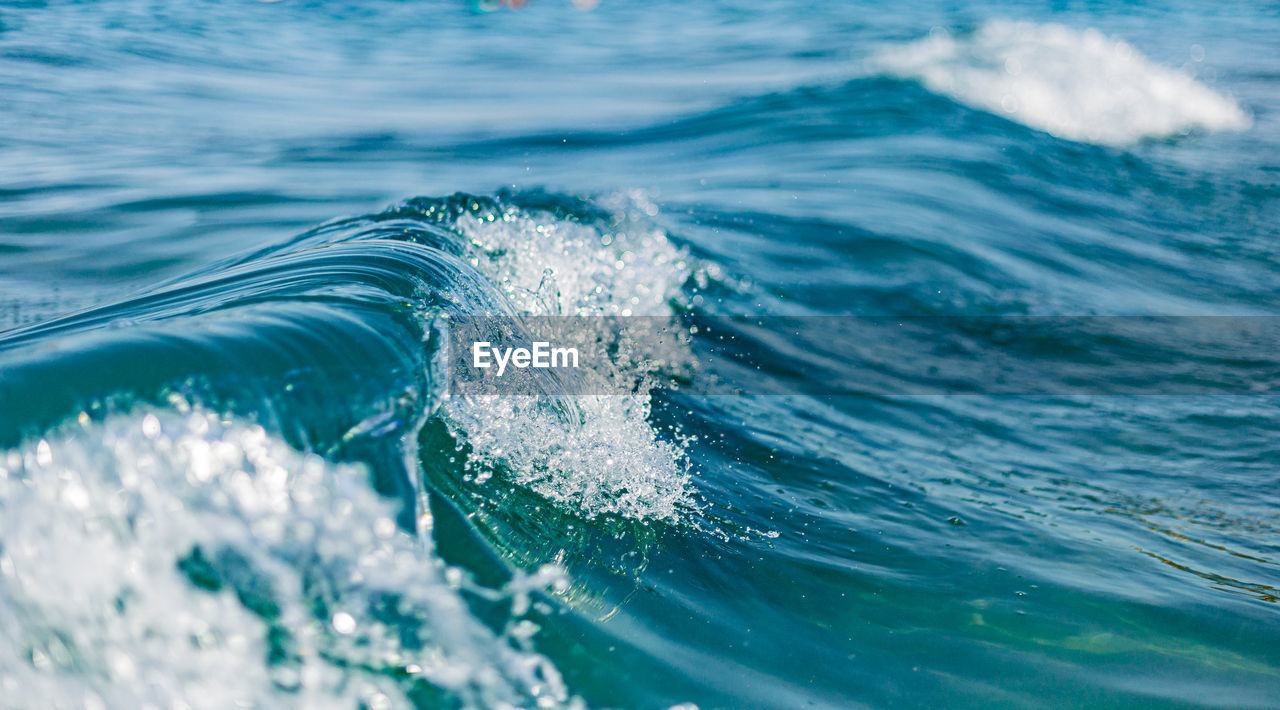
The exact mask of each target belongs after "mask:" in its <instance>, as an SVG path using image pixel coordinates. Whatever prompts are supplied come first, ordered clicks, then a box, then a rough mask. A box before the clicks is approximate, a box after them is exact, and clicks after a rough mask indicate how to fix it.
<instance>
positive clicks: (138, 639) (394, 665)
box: [0, 409, 580, 710]
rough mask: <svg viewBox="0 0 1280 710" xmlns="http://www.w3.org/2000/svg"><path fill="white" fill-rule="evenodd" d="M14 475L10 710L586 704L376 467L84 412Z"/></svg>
mask: <svg viewBox="0 0 1280 710" xmlns="http://www.w3.org/2000/svg"><path fill="white" fill-rule="evenodd" d="M0 462H3V468H0V540H3V541H4V543H3V544H4V546H3V549H2V550H0V620H3V623H2V624H0V635H2V636H3V637H4V643H2V644H0V690H2V692H3V693H4V697H5V706H6V707H9V708H33V709H34V708H41V709H42V710H43V709H45V708H72V707H76V708H103V707H120V708H123V707H139V708H141V707H165V708H192V709H198V708H210V709H213V708H228V707H248V708H287V707H297V708H352V707H357V706H359V707H365V708H391V707H404V706H408V705H410V701H409V698H410V697H411V696H412V697H414V698H415V699H417V700H422V699H424V698H429V697H432V694H438V695H439V696H440V697H449V698H452V699H453V701H452V702H457V703H458V704H460V705H461V706H463V707H503V706H506V705H504V704H509V705H522V706H527V705H536V706H537V707H570V706H575V707H576V706H580V703H579V702H578V701H577V700H575V699H572V698H570V697H569V695H568V692H567V691H566V690H565V687H564V684H563V683H562V682H561V680H560V675H559V673H558V672H557V671H556V669H555V668H554V667H553V666H552V665H551V663H550V662H549V661H548V660H547V659H545V658H543V657H542V656H540V655H538V654H536V653H535V652H533V651H532V650H530V648H529V647H528V642H527V638H528V635H529V631H530V624H529V622H527V621H523V622H522V621H519V620H518V619H517V618H516V617H515V616H514V615H513V616H512V617H511V618H510V620H509V622H508V624H507V626H506V629H505V630H502V631H500V632H494V631H493V630H491V629H490V628H489V627H488V626H486V625H485V624H484V623H482V622H481V621H480V620H479V619H477V618H476V617H475V616H473V615H472V613H471V612H470V611H469V608H468V606H467V603H466V602H465V601H464V600H463V598H462V596H461V595H460V592H459V587H460V584H462V580H463V575H462V574H461V573H460V571H459V570H456V569H452V568H447V567H446V566H445V565H443V563H442V562H441V561H440V560H439V559H438V558H436V557H435V556H434V555H433V553H432V552H431V549H430V545H429V544H425V543H423V544H420V543H419V541H417V540H415V539H414V537H413V536H412V535H410V534H408V533H406V532H404V531H402V530H400V529H398V528H397V526H396V525H395V523H394V522H393V517H394V514H393V512H392V510H391V507H390V504H389V502H388V501H386V500H384V499H381V498H379V497H378V496H377V495H376V494H375V493H374V492H373V491H372V490H371V489H370V487H369V485H368V480H367V475H366V474H365V472H364V471H362V470H361V469H358V468H355V467H351V466H346V465H335V464H332V463H328V462H326V461H324V460H322V459H320V458H318V457H315V456H307V455H303V454H301V453H299V452H297V451H295V450H293V449H291V448H290V447H289V446H288V445H286V444H285V443H283V442H282V441H280V440H278V439H277V438H275V437H273V436H271V435H269V434H267V433H266V432H265V431H264V430H263V429H262V428H261V427H258V426H256V425H252V424H248V423H245V422H240V421H235V420H223V419H220V418H219V417H217V416H214V415H212V414H210V413H207V412H204V411H200V410H198V409H197V410H195V411H188V412H187V413H185V414H184V413H180V412H177V411H166V410H155V411H141V412H135V413H132V414H114V415H110V416H108V417H107V418H106V419H105V420H104V421H100V422H92V421H90V420H89V418H88V417H87V416H82V417H81V424H80V426H78V427H77V426H74V425H72V426H71V427H69V428H68V429H66V430H65V431H61V432H58V433H53V434H50V435H48V436H46V437H45V438H43V439H40V440H39V441H38V442H35V443H32V444H31V445H28V446H25V447H22V448H18V449H15V450H11V451H9V452H8V453H7V454H5V455H4V457H3V458H2V459H0ZM554 581H555V575H554V572H552V571H549V570H548V571H544V572H542V573H540V575H535V576H534V577H532V578H527V577H517V580H516V582H515V583H513V586H512V587H511V588H510V590H509V591H510V592H511V593H512V594H513V595H514V596H515V598H519V599H516V600H515V601H513V606H515V607H524V606H527V601H521V600H522V599H523V597H524V595H525V594H526V593H527V590H528V589H530V588H533V587H537V586H540V585H546V584H548V583H552V582H554Z"/></svg>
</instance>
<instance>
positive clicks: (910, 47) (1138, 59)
mask: <svg viewBox="0 0 1280 710" xmlns="http://www.w3.org/2000/svg"><path fill="white" fill-rule="evenodd" d="M872 65H873V66H874V67H875V68H877V69H878V70H881V71H884V72H886V73H888V74H892V75H895V76H900V77H904V78H911V79H917V80H919V81H920V82H921V83H922V84H924V86H925V87H926V88H928V89H929V90H930V91H933V92H936V93H939V94H943V95H945V96H948V97H950V98H953V99H955V100H957V101H960V102H961V103H965V104H968V105H970V106H974V107H977V108H980V109H983V110H986V111H990V112H992V113H995V114H998V115H1001V116H1004V117H1006V118H1008V119H1010V120H1013V121H1017V122H1018V123H1022V124H1024V125H1027V126H1030V127H1032V128H1037V129H1040V130H1043V131H1047V132H1049V133H1052V134H1053V135H1056V136H1059V137H1061V138H1068V139H1071V140H1076V141H1082V142H1087V143H1100V144H1107V145H1121V144H1126V143H1132V142H1135V141H1138V140H1140V139H1143V138H1164V137H1170V136H1177V135H1182V134H1186V133H1188V132H1190V131H1196V130H1202V131H1238V130H1244V129H1247V128H1248V127H1249V126H1250V125H1251V119H1250V117H1249V115H1248V114H1247V113H1246V112H1245V111H1244V110H1243V109H1242V108H1241V107H1240V106H1239V105H1238V104H1237V103H1236V102H1235V101H1233V100H1232V99H1231V98H1229V97H1227V96H1223V95H1222V94H1219V93H1217V92H1215V91H1214V90H1213V89H1211V88H1209V87H1208V86H1205V85H1204V84H1202V83H1200V82H1198V81H1196V79H1195V78H1194V77H1192V76H1190V75H1188V74H1185V73H1183V72H1181V71H1178V70H1175V69H1170V68H1168V67H1164V66H1161V65H1159V64H1156V63H1154V62H1152V61H1151V60H1150V59H1148V58H1146V57H1144V56H1143V55H1142V54H1141V53H1140V52H1138V51H1137V50H1136V49H1134V48H1133V47H1132V46H1131V45H1129V44H1127V43H1126V42H1124V41H1122V40H1119V39H1116V38H1114V37H1108V36H1107V35H1104V34H1103V33H1101V32H1099V31H1097V30H1094V29H1087V30H1077V29H1073V28H1070V27H1065V26H1062V25H1057V24H1033V23H1029V22H1011V21H1007V20H994V21H990V22H987V23H986V24H983V25H982V26H981V27H979V28H978V29H977V30H976V31H974V32H972V33H970V34H962V35H952V34H950V33H947V32H945V31H939V32H935V33H933V34H931V35H930V36H928V37H926V38H924V39H921V40H918V41H916V42H912V43H910V44H907V45H904V46H897V47H890V48H887V49H885V50H883V51H882V52H881V53H880V54H879V55H878V56H877V57H875V58H874V59H873V61H872Z"/></svg>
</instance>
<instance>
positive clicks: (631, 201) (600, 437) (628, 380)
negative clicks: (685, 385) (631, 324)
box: [445, 194, 693, 521]
mask: <svg viewBox="0 0 1280 710" xmlns="http://www.w3.org/2000/svg"><path fill="white" fill-rule="evenodd" d="M613 203H614V204H613V205H612V206H613V207H614V208H615V210H614V212H613V215H614V219H613V220H612V221H611V222H610V223H609V224H608V225H607V226H602V225H600V224H594V223H578V222H573V221H568V220H564V219H558V218H556V217H555V216H553V215H551V214H549V213H544V212H528V211H524V210H518V209H514V208H512V209H508V210H506V211H505V212H504V213H502V214H501V215H494V216H492V218H490V217H489V216H486V217H481V218H477V217H473V216H468V217H465V218H463V219H462V220H460V222H459V224H458V225H457V229H458V230H459V231H460V232H461V233H462V234H463V235H464V236H465V237H466V238H467V239H469V240H470V241H471V243H472V245H473V246H475V247H477V248H478V250H479V256H477V258H476V259H475V260H474V261H473V265H474V266H476V267H477V268H478V269H479V270H480V271H481V272H482V273H484V274H485V275H486V276H487V277H488V278H489V279H491V280H492V281H493V282H494V283H496V284H498V286H499V288H501V289H502V290H503V292H504V293H505V294H506V296H507V299H508V300H509V301H510V303H511V304H512V305H513V307H514V308H515V309H516V310H517V312H519V313H521V314H524V315H528V316H561V315H563V316H579V317H581V316H588V317H589V316H618V317H621V318H618V319H608V320H606V319H604V318H600V319H597V320H593V321H591V323H592V324H595V326H596V327H600V328H604V329H609V330H610V332H601V333H599V335H600V337H602V338H607V339H609V342H613V343H616V344H621V345H624V347H621V348H619V351H618V353H617V355H616V357H614V358H613V360H612V361H610V362H607V363H602V362H597V363H592V368H591V369H589V370H585V371H580V372H576V373H575V376H579V377H581V378H583V379H584V380H586V382H584V384H583V385H582V386H583V387H584V389H583V390H582V391H596V392H599V391H621V392H637V394H630V395H579V396H575V397H573V402H572V404H573V407H574V410H575V414H576V417H575V419H576V421H566V420H565V418H564V417H562V416H560V412H559V411H558V410H557V409H556V407H555V406H552V405H553V403H550V402H548V401H546V400H545V398H543V399H540V398H530V397H515V396H469V397H459V398H455V399H454V400H453V401H451V402H449V403H448V405H447V406H446V407H445V421H446V422H447V423H448V424H449V425H450V428H451V430H452V431H453V432H454V434H455V435H456V436H458V437H459V438H460V439H462V440H465V441H466V442H467V443H468V444H469V445H470V446H471V447H472V457H471V460H470V462H469V463H470V465H471V468H472V482H473V483H475V484H477V485H483V484H484V483H485V482H486V481H488V479H489V477H490V475H491V473H492V471H494V470H501V471H504V472H506V474H507V475H508V476H509V477H510V478H512V479H513V480H514V481H515V482H516V483H518V484H520V485H524V486H527V487H529V488H530V489H531V490H533V491H535V492H536V493H538V494H539V495H542V496H543V497H545V498H548V499H550V500H552V501H555V502H558V503H561V504H563V505H565V506H566V507H568V508H570V509H572V510H574V511H576V512H578V513H580V514H583V515H585V516H586V517H588V518H592V517H595V516H597V515H618V516H621V517H625V518H631V519H635V520H651V519H653V520H671V521H674V520H677V519H678V518H679V517H680V514H681V512H683V511H688V510H691V509H692V507H693V496H692V486H691V482H690V476H689V465H688V462H687V459H686V458H685V455H684V453H683V449H682V448H681V446H680V445H678V444H677V443H673V442H670V441H664V440H662V439H660V438H659V437H658V436H657V435H656V434H655V432H654V431H653V429H652V427H651V426H650V424H649V422H648V415H649V406H650V397H649V394H648V387H647V386H645V383H646V382H647V379H648V378H649V377H650V376H651V375H652V374H653V373H654V371H655V370H656V369H657V368H658V367H659V363H666V364H670V363H672V362H673V361H677V360H680V358H681V357H682V356H684V355H687V349H682V347H681V345H680V343H679V342H678V340H677V339H674V338H673V339H671V340H668V341H666V342H664V343H659V342H656V341H655V340H654V339H653V338H651V337H649V338H645V337H635V338H630V337H627V332H626V328H627V325H626V321H625V317H627V316H648V317H659V318H672V317H673V316H674V310H673V308H672V306H671V301H672V299H675V298H678V297H679V295H680V292H681V287H682V285H683V284H684V283H685V281H686V280H687V279H688V278H689V277H690V275H691V273H692V267H691V265H690V263H689V257H688V255H687V254H686V253H685V252H684V251H683V250H681V249H679V248H677V247H676V246H675V245H674V244H672V243H671V241H670V240H669V239H668V238H667V236H666V235H665V234H664V233H663V232H662V231H661V230H659V229H656V228H654V227H653V226H651V225H647V224H645V222H644V218H645V217H648V216H652V215H653V214H656V212H657V208H656V207H655V206H654V205H653V204H652V203H651V202H649V201H648V200H646V199H645V198H644V197H643V195H640V194H630V195H625V196H619V197H617V198H614V200H613ZM577 323H578V325H576V326H575V327H581V326H580V324H581V321H577ZM645 325H646V326H648V325H651V322H650V323H646V324H645ZM539 326H540V327H554V325H553V324H552V323H550V322H548V321H546V320H544V321H542V322H541V323H540V324H539ZM649 332H652V331H649ZM543 335H544V336H546V337H548V338H550V339H551V340H552V341H553V342H554V341H555V336H554V334H543Z"/></svg>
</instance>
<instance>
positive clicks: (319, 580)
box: [0, 193, 697, 708]
mask: <svg viewBox="0 0 1280 710" xmlns="http://www.w3.org/2000/svg"><path fill="white" fill-rule="evenodd" d="M654 211H655V208H654V207H653V206H652V204H651V203H648V202H647V201H645V200H644V199H643V197H642V196H638V195H630V196H620V197H617V198H613V199H606V200H602V201H600V202H588V201H584V200H579V199H576V198H566V197H562V196H556V195H547V194H543V193H535V194H523V195H517V194H503V195H499V196H497V197H494V198H487V197H473V196H468V195H455V196H452V197H448V198H442V199H414V200H409V201H406V202H403V203H401V204H398V205H396V206H394V207H392V208H390V209H388V210H386V211H385V212H382V213H378V214H373V215H367V216H363V217H357V218H351V219H343V220H338V221H335V222H332V223H330V224H327V225H324V226H322V227H319V228H317V229H315V230H312V231H310V232H307V233H305V234H302V235H300V236H298V237H296V238H294V239H293V240H291V241H289V242H288V243H286V244H283V245H279V246H274V247H271V248H268V249H264V250H261V251H259V252H255V253H252V254H248V255H245V256H242V257H237V258H234V259H230V260H228V261H226V262H223V263H219V264H215V265H212V266H210V267H208V268H206V269H204V270H202V271H200V272H198V273H195V274H191V275H189V276H187V277H185V278H182V279H179V280H177V281H174V282H172V283H168V284H165V285H164V286H163V287H161V288H159V289H157V290H155V291H154V292H152V293H150V294H148V295H145V296H143V297H139V298H136V299H132V300H128V301H124V302H121V303H116V304H110V305H107V306H102V307H99V308H95V309H91V310H88V311H85V312H82V313H78V314H73V315H70V316H66V317H64V318H61V319H57V320H53V321H48V322H45V323H41V324H37V325H34V326H30V327H27V328H23V329H20V330H16V331H11V332H9V333H7V334H5V335H4V336H3V337H0V368H2V370H0V372H3V377H0V399H2V400H3V401H5V402H6V403H7V404H8V406H7V407H6V408H5V411H4V412H2V413H0V445H4V446H10V447H12V448H10V450H9V451H8V452H7V453H6V452H3V451H0V619H3V621H4V624H3V627H4V628H3V631H0V665H3V666H4V668H3V670H0V687H4V688H6V690H5V692H6V697H9V698H10V699H11V700H12V701H13V702H12V704H13V706H14V707H20V708H26V707H31V708H34V707H61V706H77V707H80V706H84V707H95V706H96V707H145V706H148V704H150V705H154V706H157V707H191V708H202V707H209V708H213V707H227V706H232V705H238V704H239V705H243V704H248V705H249V706H254V707H350V706H352V705H353V703H359V704H360V705H361V706H362V707H369V708H377V707H399V706H404V705H408V704H414V705H417V706H421V705H423V704H424V703H425V704H426V705H428V706H433V705H439V704H441V703H442V702H443V703H444V704H446V705H449V706H453V705H459V706H462V707H503V706H508V705H509V706H535V705H536V706H537V707H573V706H577V705H580V702H579V701H578V700H577V699H576V698H575V697H573V696H572V695H571V694H570V693H569V691H568V690H567V689H566V686H565V683H564V682H563V681H562V680H561V678H560V675H559V673H558V672H557V670H556V668H555V667H554V666H553V665H552V664H551V662H550V661H548V660H547V659H546V658H545V657H543V656H541V655H539V654H538V653H537V652H536V650H535V649H534V647H533V645H532V642H531V640H530V639H531V636H532V634H533V631H534V629H535V628H536V626H534V624H533V622H531V621H530V620H528V619H526V618H524V612H525V611H526V610H528V609H529V607H530V594H532V593H535V592H537V591H539V590H546V589H548V588H555V587H556V585H557V584H563V583H564V582H565V580H563V579H562V578H561V577H560V576H559V573H558V572H557V571H556V570H555V569H553V568H538V571H535V572H531V573H522V572H520V571H518V570H517V571H512V570H506V571H504V575H505V576H506V578H508V579H509V580H510V581H508V582H506V583H505V584H503V585H499V586H497V587H494V586H493V585H492V584H491V585H490V586H488V587H482V586H479V585H478V584H475V583H472V582H469V581H468V579H469V577H468V574H469V573H467V572H464V571H463V570H462V569H461V568H451V567H449V566H448V565H446V564H445V562H444V561H443V558H442V557H441V556H440V555H438V554H437V553H436V551H435V545H434V541H433V539H432V536H431V525H432V521H433V519H434V516H435V515H437V514H439V510H438V509H437V506H436V505H435V503H436V502H438V499H439V498H443V499H445V502H444V503H443V505H445V506H449V505H451V504H450V502H448V499H449V498H450V497H451V496H457V497H466V500H457V501H454V503H455V504H457V505H458V506H460V507H465V506H466V505H469V501H470V500H471V498H472V497H480V498H485V497H488V498H490V499H492V500H494V501H500V500H502V499H504V497H505V495H506V493H507V492H508V491H509V490H511V489H513V488H514V489H519V490H523V491H525V492H526V493H527V494H528V495H531V496H534V497H535V498H538V499H542V500H545V501H549V502H550V503H552V507H553V508H557V509H559V510H560V512H561V514H562V515H565V516H576V517H578V518H585V519H595V518H600V517H602V516H603V517H606V518H610V519H617V520H621V521H627V522H634V523H636V524H640V525H648V524H650V523H651V522H664V523H672V524H674V523H679V522H681V521H682V519H683V518H684V517H685V516H689V515H694V514H696V511H697V504H696V502H695V496H694V489H693V485H692V480H691V475H690V470H689V463H688V462H687V459H686V456H685V453H684V450H683V448H682V445H681V444H680V442H679V441H672V440H670V439H669V438H668V437H663V436H659V434H658V433H657V431H655V429H654V426H653V425H652V424H651V423H650V421H649V406H650V403H649V397H650V394H649V387H650V384H651V383H652V382H653V381H654V378H655V377H658V376H660V374H661V373H660V365H658V364H655V363H663V362H671V361H673V360H676V359H679V358H680V357H681V356H682V350H681V348H682V347H683V344H682V343H680V341H678V340H675V341H672V343H669V344H657V345H654V344H644V343H636V342H633V340H634V338H629V337H628V336H627V333H626V332H625V331H624V330H623V329H624V328H625V326H616V327H615V326H614V325H611V324H617V323H620V322H621V321H622V320H623V319H618V318H596V319H593V321H598V322H599V323H601V324H603V325H602V327H608V328H610V330H609V331H607V332H605V331H602V332H600V333H598V334H596V335H597V336H598V337H600V338H606V339H608V338H612V339H614V341H613V342H614V347H612V348H611V352H613V353H614V357H613V358H611V359H610V360H609V361H608V362H603V363H598V364H596V365H595V366H593V367H587V368H584V369H583V370H582V371H576V372H575V373H574V374H573V375H571V376H573V377H583V378H597V379H599V380H600V381H608V382H612V383H615V384H616V383H619V382H622V383H626V386H627V388H628V389H627V391H629V392H631V394H628V395H623V396H581V397H571V398H570V397H563V396H559V395H558V393H559V392H561V391H562V390H563V389H564V388H558V387H557V382H556V381H555V379H554V378H551V379H547V380H542V381H538V382H537V383H535V384H536V385H537V386H536V387H535V388H534V389H532V390H530V391H529V392H528V394H530V395H532V396H523V397H522V396H506V397H492V396H478V395H466V394H460V393H453V392H450V390H449V387H448V378H447V377H446V376H445V375H444V374H443V373H442V371H441V368H442V367H443V366H444V365H443V363H445V358H447V357H448V352H447V342H448V338H447V336H445V335H442V333H443V332H444V331H447V330H448V329H449V328H451V327H457V324H458V323H460V322H462V321H463V320H464V319H468V318H470V319H478V320H479V321H480V322H484V319H485V318H488V317H492V316H499V317H502V318H504V319H508V320H509V321H510V322H514V323H515V327H516V328H520V329H524V330H525V331H527V332H525V337H531V335H532V334H533V333H535V332H537V329H538V328H540V327H542V326H540V325H539V323H540V322H542V321H543V320H554V319H541V317H542V316H549V315H570V314H573V315H601V316H603V315H619V316H623V315H648V316H651V317H658V318H674V316H675V312H676V310H675V309H676V304H677V302H678V301H679V300H680V299H681V298H682V297H683V296H682V294H683V292H684V289H685V287H686V286H687V284H688V281H689V280H690V279H696V278H697V270H696V269H695V268H694V266H693V264H692V261H691V259H690V258H689V256H688V255H687V254H686V253H685V252H684V251H683V250H682V249H681V248H678V247H677V246H675V245H674V244H673V243H672V242H671V241H670V240H669V239H668V237H667V236H666V235H665V234H664V233H663V232H662V231H661V230H659V229H656V228H654V227H653V226H651V225H650V223H649V222H648V218H649V216H650V215H651V213H653V212H654ZM540 319H541V320H540ZM655 347H656V348H659V349H660V350H661V352H659V351H656V350H655V349H654V348H655ZM428 424H430V425H431V426H430V432H431V433H430V436H427V435H426V434H423V432H425V431H427V425H428ZM442 430H443V431H444V432H446V433H447V435H446V436H445V437H443V438H441V437H438V436H437V434H438V432H440V431H442ZM420 434H422V436H420ZM428 441H429V442H430V443H428V444H427V445H424V442H428ZM442 471H443V472H444V473H443V475H446V476H448V477H450V480H449V481H447V482H446V483H447V485H433V481H436V478H435V477H438V476H440V475H442V473H441V472H442ZM491 508H492V506H491ZM491 512H492V510H491ZM451 544H452V543H451ZM477 599H479V600H480V602H476V601H475V600H477ZM474 603H482V604H485V605H489V606H493V605H497V606H499V607H502V608H505V609H506V611H505V612H503V613H502V614H500V615H499V617H498V618H499V621H498V622H496V624H495V622H494V615H493V614H492V613H491V612H485V613H481V612H478V611H476V610H473V609H472V608H471V606H470V605H472V604H474ZM12 688H18V689H21V691H20V692H19V691H14V692H13V693H10V692H9V689H12ZM433 698H434V700H433ZM442 699H447V700H442Z"/></svg>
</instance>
